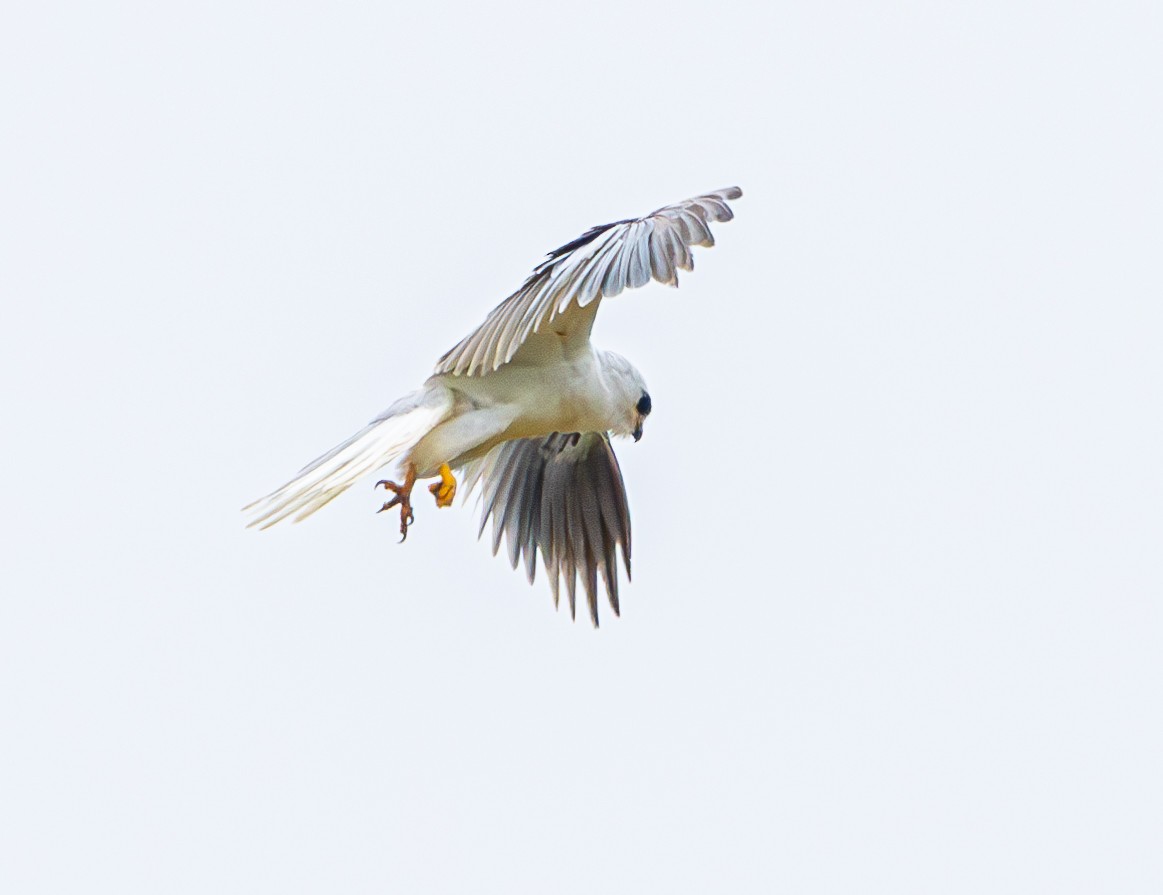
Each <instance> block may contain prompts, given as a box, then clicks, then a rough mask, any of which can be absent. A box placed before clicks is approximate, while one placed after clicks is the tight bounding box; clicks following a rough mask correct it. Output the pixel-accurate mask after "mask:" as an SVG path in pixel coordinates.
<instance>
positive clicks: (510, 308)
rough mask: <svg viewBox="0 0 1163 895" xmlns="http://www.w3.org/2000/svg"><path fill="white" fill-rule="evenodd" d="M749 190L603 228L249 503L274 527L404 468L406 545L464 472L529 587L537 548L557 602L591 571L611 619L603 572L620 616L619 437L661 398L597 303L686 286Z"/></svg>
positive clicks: (623, 512)
mask: <svg viewBox="0 0 1163 895" xmlns="http://www.w3.org/2000/svg"><path fill="white" fill-rule="evenodd" d="M742 195H743V193H742V191H741V190H740V189H739V188H738V187H729V188H727V189H722V190H717V191H715V192H713V193H707V194H705V195H702V196H696V197H695V198H693V199H687V200H685V201H683V202H678V203H676V204H674V205H667V206H665V207H664V208H660V209H658V210H657V211H654V212H652V213H651V214H648V215H646V216H645V217H641V218H632V219H628V220H623V221H617V222H615V223H612V224H603V225H601V226H598V227H593V228H591V229H589V230H587V231H586V232H585V233H583V234H582V235H581V236H579V237H578V238H577V239H575V240H573V241H572V242H568V243H566V244H565V245H563V246H561V248H558V249H554V250H553V251H552V252H550V253H549V255H548V257H547V258H546V259H545V260H544V261H543V262H541V264H539V265H538V266H537V267H536V268H534V270H533V273H532V274H530V275H529V278H528V279H527V280H525V283H524V285H522V286H521V288H520V289H518V290H517V291H516V292H514V293H513V294H512V295H510V296H509V297H508V298H506V299H505V300H504V301H503V302H501V303H500V304H499V305H497V307H496V308H494V309H493V311H492V312H491V313H490V314H489V316H488V317H487V318H485V321H484V323H482V324H481V325H480V326H479V327H477V329H475V330H474V331H473V332H471V333H469V334H468V335H467V336H465V337H464V338H463V339H462V340H461V341H460V342H459V343H457V345H456V346H454V347H453V348H452V349H451V350H450V351H448V352H447V353H446V354H445V355H444V356H443V357H442V358H440V361H439V362H438V363H437V365H436V371H435V373H434V374H433V375H432V376H431V377H430V378H429V379H428V380H427V381H426V382H425V383H424V384H423V385H422V386H421V387H420V388H419V389H418V390H417V391H414V392H412V393H411V394H410V395H407V396H405V397H403V398H401V399H400V400H398V401H397V402H396V403H395V404H393V405H392V406H391V407H389V408H388V409H387V410H385V411H384V412H383V413H382V414H380V416H378V417H376V419H374V420H372V421H371V422H370V423H369V424H368V425H367V426H366V427H365V428H364V429H363V430H362V431H360V432H357V433H356V434H355V435H353V436H352V437H351V438H349V439H348V440H347V441H345V442H343V443H342V444H340V445H338V446H336V447H335V448H333V449H332V450H330V451H328V452H327V453H326V454H324V455H323V456H322V457H320V458H319V459H318V460H316V461H315V462H313V463H311V464H310V465H308V466H306V467H304V468H303V469H302V470H301V471H300V472H299V474H298V475H297V476H295V478H293V479H292V480H291V481H289V482H287V484H285V485H283V487H281V488H279V489H278V490H277V491H274V492H272V493H271V494H269V495H267V496H266V497H263V498H260V499H259V500H257V501H255V502H254V503H252V504H250V505H249V506H247V507H244V511H245V512H247V513H249V514H250V516H251V521H250V526H258V527H260V528H269V527H270V526H272V525H274V524H275V523H277V522H281V521H282V520H284V519H287V518H291V517H293V519H294V521H296V522H298V521H299V520H301V519H303V518H305V517H307V516H309V515H311V514H312V513H314V512H315V511H316V510H318V509H319V508H320V507H322V506H324V505H325V504H327V503H329V502H330V501H332V500H334V499H335V498H336V497H338V496H339V495H340V494H342V493H343V492H344V491H346V490H347V489H348V488H350V487H351V486H352V485H353V484H354V483H355V482H356V481H357V480H358V479H360V478H362V477H363V476H364V475H366V474H368V473H370V472H373V471H374V470H377V469H380V468H381V467H384V466H386V465H388V464H389V463H393V462H398V464H399V469H400V475H399V476H398V478H399V481H389V480H387V479H381V480H380V481H379V482H377V483H376V486H377V487H383V488H385V489H386V490H387V491H388V492H389V493H390V494H391V499H390V500H388V501H387V502H385V503H384V505H383V506H382V507H381V508H380V510H379V512H384V511H385V510H391V509H395V508H399V513H400V535H401V540H403V539H405V538H406V537H407V536H408V526H410V525H411V524H412V522H413V520H414V515H413V510H412V489H413V486H414V485H415V483H416V481H417V480H419V479H427V478H435V479H436V481H435V482H433V483H432V484H431V485H430V486H429V489H428V490H429V491H430V492H431V493H432V495H433V496H434V497H435V499H436V506H437V507H447V506H450V505H451V504H452V501H453V498H454V497H455V495H456V492H457V488H458V484H457V478H456V476H457V475H458V474H459V476H460V478H461V483H460V485H459V487H460V489H461V491H462V492H464V493H465V495H466V496H467V494H468V493H470V492H472V491H473V490H474V489H475V488H477V487H480V489H481V497H482V502H483V512H482V515H481V526H480V534H483V533H484V530H485V528H486V526H487V525H488V521H489V519H490V518H491V519H492V520H493V530H492V539H493V553H494V554H496V553H497V552H498V550H499V549H500V545H501V538H502V535H504V536H505V539H506V544H507V548H508V554H509V561H510V564H511V565H512V566H513V568H514V569H515V568H517V564H518V561H523V562H524V566H525V571H526V575H527V577H528V578H529V582H530V583H533V580H534V576H535V573H536V565H537V554H538V553H539V552H540V554H541V561H542V564H543V565H544V567H545V572H546V575H547V576H548V578H549V582H550V587H551V589H552V591H553V602H554V605H557V604H558V597H559V589H560V581H561V579H564V580H565V589H566V594H567V596H568V599H569V610H570V615H571V616H575V617H576V612H577V579H578V577H579V576H580V578H581V580H582V584H583V587H584V589H585V596H586V601H587V603H588V604H589V612H590V619H591V621H592V622H593V624H594V625H595V626H597V624H598V580H597V579H598V576H599V575H600V576H601V577H602V579H603V582H604V584H605V591H606V596H607V598H608V599H609V602H610V607H611V608H612V609H613V611H614V614H615V615H617V614H619V605H618V570H617V556H616V553H617V549H618V548H621V553H622V562H623V564H624V566H625V569H626V577H627V579H629V577H630V511H629V507H628V506H627V503H626V489H625V486H624V484H623V482H622V473H621V470H620V469H619V467H618V460H617V458H616V457H615V456H614V450H613V448H612V447H611V445H610V437H611V436H612V435H618V436H630V437H632V438H633V439H634V440H635V441H638V440H639V439H640V438H641V437H642V427H643V424H644V423H645V421H646V418H647V417H648V416H649V415H650V411H651V406H652V405H651V399H650V393H649V392H648V391H647V390H646V383H645V381H644V380H643V378H642V375H641V374H640V373H639V372H638V370H636V369H635V368H634V366H633V365H632V364H631V363H630V362H629V361H628V360H626V359H625V358H624V357H621V356H620V355H617V354H614V353H613V352H611V351H603V350H602V349H600V348H596V347H595V346H594V345H592V344H591V343H590V330H591V329H592V328H593V325H594V317H595V316H596V315H597V312H598V305H599V304H601V301H602V299H603V298H612V297H613V296H615V295H618V294H619V293H620V292H622V290H623V289H626V288H637V287H639V286H645V285H646V284H647V283H648V282H650V280H651V279H655V280H658V281H659V282H660V283H665V284H667V285H669V286H677V285H678V273H677V271H678V270H680V269H681V270H692V269H693V260H692V258H691V251H690V247H691V246H695V245H700V246H712V245H714V244H715V241H714V237H712V235H711V229H710V226H709V225H710V223H711V222H712V221H729V220H731V218H732V217H733V214H732V212H731V208H730V206H729V205H728V204H727V203H728V201H729V200H733V199H738V198H739V197H740V196H742Z"/></svg>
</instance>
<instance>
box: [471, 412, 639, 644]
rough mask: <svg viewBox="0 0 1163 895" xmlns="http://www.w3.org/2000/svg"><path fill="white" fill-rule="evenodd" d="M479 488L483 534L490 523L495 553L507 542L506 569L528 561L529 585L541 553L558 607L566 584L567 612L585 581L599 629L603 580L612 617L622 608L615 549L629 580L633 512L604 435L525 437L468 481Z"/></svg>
mask: <svg viewBox="0 0 1163 895" xmlns="http://www.w3.org/2000/svg"><path fill="white" fill-rule="evenodd" d="M476 481H482V482H483V485H484V488H483V492H482V505H483V511H482V513H481V529H480V533H481V534H484V530H485V527H486V526H487V524H488V521H489V517H490V516H491V517H492V520H493V553H494V554H496V553H497V551H498V550H499V549H500V546H501V537H502V535H504V536H505V539H506V541H507V546H508V552H509V562H510V563H511V564H512V566H513V568H514V569H515V568H517V562H518V559H524V562H525V572H526V575H527V576H528V578H529V583H530V584H532V583H533V579H534V577H535V575H536V571H537V553H538V551H540V552H541V561H542V563H543V564H544V566H545V572H546V574H547V575H548V576H549V582H550V586H551V587H552V589H553V604H554V605H555V606H556V605H557V602H558V594H559V587H560V579H561V578H565V588H566V593H567V594H568V596H569V613H570V615H571V616H574V617H576V613H577V603H576V598H577V578H578V576H579V574H580V576H581V580H582V584H583V586H584V588H585V592H586V600H587V602H588V603H589V607H590V619H591V620H592V621H593V623H594V626H595V627H597V624H598V575H599V574H600V575H601V576H602V579H603V580H604V581H605V585H606V596H607V597H608V598H609V600H610V606H611V608H613V610H614V614H615V615H617V614H618V613H619V609H618V568H617V548H618V547H621V548H622V561H623V563H624V565H625V567H626V577H627V579H628V578H629V577H630V508H629V507H628V506H627V504H626V489H625V486H624V485H623V483H622V471H621V469H619V467H618V459H617V457H615V456H614V450H613V448H612V447H611V446H610V439H609V438H608V437H607V436H606V435H605V434H604V433H603V434H599V433H596V432H590V433H587V434H584V435H583V434H579V433H577V432H573V433H554V434H553V435H550V436H548V437H546V438H522V439H517V440H515V441H507V442H505V443H504V444H502V445H499V446H498V447H497V448H495V449H494V450H493V451H492V453H490V454H489V455H488V456H487V457H486V458H485V459H484V461H482V463H481V465H480V466H479V467H478V468H477V469H475V470H473V471H472V473H470V475H469V476H468V481H467V482H466V484H467V485H468V486H469V488H471V487H472V486H473V485H474V484H475V482H476Z"/></svg>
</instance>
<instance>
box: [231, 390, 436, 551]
mask: <svg viewBox="0 0 1163 895" xmlns="http://www.w3.org/2000/svg"><path fill="white" fill-rule="evenodd" d="M451 410H452V396H451V394H450V393H449V392H448V390H447V389H445V388H440V387H434V388H429V389H427V390H424V391H419V392H414V393H413V394H411V395H409V396H408V397H406V398H401V399H400V400H399V401H397V402H396V403H395V404H393V405H392V406H391V407H389V408H388V409H387V410H386V411H384V413H383V414H382V415H381V416H380V417H378V418H377V419H375V420H373V421H372V422H371V423H369V424H368V425H367V427H366V428H365V429H364V430H363V431H362V432H357V433H356V434H355V435H353V436H351V438H349V439H347V441H345V442H343V444H340V445H338V446H336V447H334V448H332V449H331V450H330V451H328V452H327V453H326V454H324V455H323V456H322V457H320V458H319V459H318V460H316V461H314V462H313V463H311V464H309V465H308V466H305V467H304V468H303V469H302V470H300V471H299V474H298V475H297V476H295V478H293V479H292V480H291V481H289V482H287V484H285V485H283V487H281V488H279V489H278V490H277V491H274V492H272V493H270V494H268V495H267V496H266V497H261V498H259V499H258V500H256V501H255V502H254V503H252V504H248V505H247V506H245V507H243V508H242V510H243V512H244V513H250V514H252V515H253V517H254V518H253V519H251V521H250V522H249V523H248V524H247V528H253V527H254V526H256V525H257V526H258V527H259V528H270V527H271V526H272V525H274V524H275V523H276V522H281V521H282V520H284V519H286V518H287V517H288V516H294V517H295V519H294V521H295V522H298V521H300V520H302V519H305V518H307V517H308V516H310V515H311V514H312V513H314V512H315V511H316V510H318V509H319V508H320V507H323V506H324V505H326V504H328V503H330V502H331V501H332V500H334V499H335V498H336V497H338V496H339V495H340V494H342V493H343V492H344V491H346V490H347V489H348V488H350V487H351V486H352V485H353V484H355V482H356V481H357V480H358V479H360V478H362V477H363V476H365V475H367V474H368V473H369V472H373V471H374V470H377V469H380V468H381V467H383V466H386V465H387V464H389V463H391V462H393V461H395V460H398V459H399V458H400V457H401V456H402V455H403V454H404V453H406V452H407V451H408V450H409V449H410V448H412V447H414V446H415V445H416V443H417V442H418V441H420V439H421V438H423V437H424V436H425V435H427V434H428V433H429V432H431V431H432V429H434V428H435V427H436V426H437V425H439V424H440V423H441V422H443V421H444V420H445V419H447V418H448V415H449V413H450V411H451Z"/></svg>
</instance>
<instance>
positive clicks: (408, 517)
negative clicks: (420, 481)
mask: <svg viewBox="0 0 1163 895" xmlns="http://www.w3.org/2000/svg"><path fill="white" fill-rule="evenodd" d="M415 483H416V467H415V466H413V465H411V464H408V468H407V471H406V472H405V474H404V484H403V485H397V484H396V483H395V482H390V481H388V480H387V479H380V480H379V481H378V482H376V484H375V487H377V488H378V487H380V486H381V485H382V486H383V487H384V488H386V489H387V490H388V491H391V492H392V493H393V494H394V495H395V497H393V498H392V499H391V500H389V501H388V502H387V503H385V504H384V505H383V506H382V507H380V508H379V509H378V510H376V512H377V513H382V512H383V511H384V510H390V509H392V507H396V506H398V507H399V508H400V543H401V544H402V543H404V541H406V540H407V539H408V526H409V525H411V524H412V523H413V522H415V521H416V516H415V514H414V513H413V512H412V499H411V498H412V486H413V485H414V484H415Z"/></svg>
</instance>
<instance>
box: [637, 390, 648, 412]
mask: <svg viewBox="0 0 1163 895" xmlns="http://www.w3.org/2000/svg"><path fill="white" fill-rule="evenodd" d="M638 412H639V413H640V414H642V415H643V416H647V415H649V413H650V395H648V394H646V393H645V392H643V394H642V397H641V398H639V399H638Z"/></svg>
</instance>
